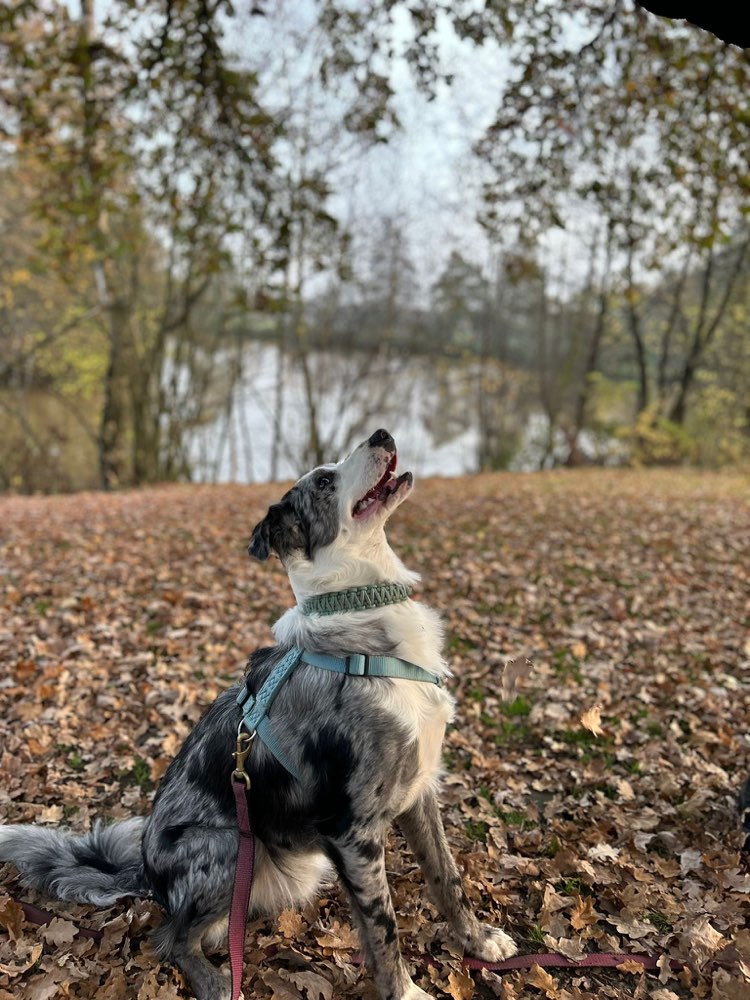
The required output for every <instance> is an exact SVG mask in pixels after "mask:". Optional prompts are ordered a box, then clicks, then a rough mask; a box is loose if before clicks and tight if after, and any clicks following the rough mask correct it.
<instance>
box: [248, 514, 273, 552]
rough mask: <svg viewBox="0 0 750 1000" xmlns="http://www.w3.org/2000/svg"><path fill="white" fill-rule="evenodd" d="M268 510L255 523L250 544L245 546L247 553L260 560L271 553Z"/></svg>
mask: <svg viewBox="0 0 750 1000" xmlns="http://www.w3.org/2000/svg"><path fill="white" fill-rule="evenodd" d="M270 513H271V512H270V511H269V512H268V514H266V516H265V517H264V518H263V520H262V521H260V522H259V523H258V524H256V525H255V527H254V528H253V535H252V538H251V539H250V544H249V545H248V547H247V552H248V555H251V556H252V557H253V559H258V560H260V561H261V562H262V561H263V560H264V559H268V557H269V556H270V555H271V525H270V523H269V516H270Z"/></svg>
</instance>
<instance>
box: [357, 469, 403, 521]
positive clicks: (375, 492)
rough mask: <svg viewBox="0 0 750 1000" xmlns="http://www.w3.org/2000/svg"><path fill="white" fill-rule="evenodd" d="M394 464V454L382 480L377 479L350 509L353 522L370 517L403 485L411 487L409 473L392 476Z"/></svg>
mask: <svg viewBox="0 0 750 1000" xmlns="http://www.w3.org/2000/svg"><path fill="white" fill-rule="evenodd" d="M396 462H397V456H396V453H395V452H394V453H393V455H391V459H390V461H389V462H388V467H387V468H386V470H385V473H384V474H383V478H382V479H379V480H378V482H377V483H375V485H374V486H373V487H372V489H370V490H368V491H367V493H365V495H364V496H363V497H362V498H361V499H359V500H358V501H357V502H356V503H355V505H354V507H353V508H352V517H353V518H354V519H355V521H364V520H365V518H368V517H372V515H373V514H374V513H375V512H376V511H378V510H380V509H381V507H383V506H384V504H385V503H386V502H387V501H388V500H389V499H390V498H391V497H392V496H395V495H396V494H397V493H398V491H399V490H400V489H401V487H402V486H403V485H404V483H408V484H409V485H410V486H411V483H412V478H413V477H412V474H411V472H403V473H402V474H401V475H400V476H394V475H393V473H394V472H395V470H396Z"/></svg>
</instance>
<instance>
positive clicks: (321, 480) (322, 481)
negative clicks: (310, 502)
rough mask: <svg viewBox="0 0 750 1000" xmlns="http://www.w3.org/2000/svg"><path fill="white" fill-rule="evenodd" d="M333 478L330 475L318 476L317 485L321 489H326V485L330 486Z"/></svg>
mask: <svg viewBox="0 0 750 1000" xmlns="http://www.w3.org/2000/svg"><path fill="white" fill-rule="evenodd" d="M332 482H333V480H332V479H331V477H330V476H318V479H317V487H318V489H319V490H324V489H325V488H326V486H330V485H331V483H332Z"/></svg>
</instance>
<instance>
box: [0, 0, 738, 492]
mask: <svg viewBox="0 0 750 1000" xmlns="http://www.w3.org/2000/svg"><path fill="white" fill-rule="evenodd" d="M686 16H687V15H686ZM405 25H408V30H407V29H406V28H405ZM448 28H449V29H450V30H451V31H452V32H453V34H454V36H455V37H456V39H457V40H459V41H460V43H461V44H463V45H464V46H465V47H466V49H467V51H470V49H471V47H473V46H490V45H493V46H496V47H497V50H498V51H499V52H500V51H502V52H503V53H504V54H505V56H506V57H507V59H508V62H509V66H510V73H509V78H508V82H507V85H506V86H505V88H504V90H503V92H502V93H500V94H498V106H497V112H496V115H495V117H494V119H493V121H492V122H491V123H490V125H489V126H488V128H487V129H486V131H485V133H484V135H483V136H482V138H481V139H480V140H479V141H478V142H477V143H476V145H475V148H474V150H473V158H474V163H475V164H476V167H477V169H478V170H479V172H480V176H481V179H482V183H481V198H480V200H479V202H478V204H477V217H478V219H479V220H480V222H481V224H482V226H483V231H484V233H485V246H484V249H483V250H482V253H481V257H480V255H479V254H478V255H476V257H472V258H470V257H469V256H468V255H467V254H466V253H463V254H462V253H460V252H459V251H458V250H457V249H455V250H453V251H452V252H449V253H448V254H447V255H446V260H445V264H444V266H443V268H442V271H441V273H439V274H438V275H436V276H433V277H432V279H431V280H430V283H429V287H425V286H424V282H422V283H421V284H420V278H419V254H418V248H415V247H413V246H410V245H409V236H408V232H407V231H406V230H405V228H404V226H403V225H402V224H401V223H400V221H399V220H398V219H394V218H392V217H388V216H387V215H385V216H383V217H381V218H380V220H379V222H378V223H377V224H376V225H373V224H372V222H371V221H368V222H367V223H365V222H363V220H361V219H358V218H357V216H356V213H355V214H354V215H353V216H352V217H351V218H344V217H343V216H342V213H341V212H340V211H338V210H336V209H334V207H333V206H334V205H340V204H341V195H342V193H345V185H346V184H347V182H348V181H347V178H348V177H350V176H351V165H352V164H356V163H357V161H358V158H360V157H364V156H366V155H367V151H368V150H369V149H371V148H372V147H373V146H375V145H379V144H383V143H387V142H389V141H390V140H391V139H392V137H393V136H394V135H395V134H396V133H397V131H398V127H399V122H398V115H397V110H396V109H397V101H396V100H395V99H394V97H395V95H394V89H393V86H394V85H393V82H392V81H393V76H392V70H393V67H394V65H395V62H396V61H398V62H399V63H400V64H401V65H404V64H406V65H408V67H409V69H410V71H411V73H412V76H413V79H414V80H415V81H416V83H417V85H418V87H419V88H420V89H421V91H422V92H423V93H424V94H426V95H427V96H428V97H430V96H432V95H435V94H437V93H438V92H439V91H440V88H444V87H449V86H450V85H451V79H452V68H451V65H450V62H449V61H448V60H446V58H445V57H444V53H443V51H442V49H441V45H440V35H441V33H442V34H444V33H445V31H446V30H447V29H448ZM239 39H241V41H242V44H239V43H238V40H239ZM0 60H1V63H2V69H1V70H0V234H2V238H1V239H0V488H5V489H7V488H14V489H22V490H35V489H42V490H49V489H53V490H54V489H70V488H77V487H81V486H93V485H98V486H101V487H104V488H110V487H116V486H122V485H127V484H138V483H146V482H154V481H159V480H165V479H189V478H191V476H192V475H193V473H194V468H193V459H192V456H191V448H190V442H191V438H192V435H193V434H194V433H195V431H196V429H199V428H201V427H204V426H205V425H206V424H207V423H210V422H216V421H221V420H222V419H224V420H225V421H227V422H228V419H229V411H230V410H231V407H232V406H233V405H234V399H235V394H234V391H233V390H234V387H235V386H236V385H237V384H238V383H239V382H240V381H241V380H242V378H243V376H244V374H245V366H246V364H247V352H246V345H247V343H248V342H250V341H256V340H259V339H265V340H267V341H270V342H273V343H275V344H278V345H279V347H280V351H279V354H278V358H279V361H278V367H277V372H276V387H275V390H274V392H273V393H272V398H271V399H269V403H268V407H269V413H270V424H269V433H270V434H271V435H272V437H273V451H274V456H275V458H274V462H273V463H272V473H274V471H277V470H278V468H279V460H280V457H281V455H282V454H283V453H284V452H285V449H286V450H287V451H288V450H289V448H290V447H291V445H290V442H288V441H287V440H285V434H286V433H287V432H286V431H285V422H284V414H283V398H284V395H283V392H282V391H281V390H282V387H283V385H284V382H285V380H286V379H288V378H290V377H291V376H292V375H293V376H294V377H299V379H300V384H301V386H302V389H301V396H302V400H303V403H304V410H305V415H306V431H305V437H306V439H305V441H304V442H303V444H302V447H300V448H297V450H296V451H295V454H296V455H297V456H298V461H299V464H300V466H304V465H306V464H307V463H309V462H310V461H319V460H321V459H322V458H323V457H326V458H327V457H329V456H330V453H331V449H332V448H334V447H335V448H342V447H345V446H346V444H347V443H348V442H350V441H351V440H353V439H354V438H355V437H356V435H357V434H359V433H360V432H361V430H362V428H363V427H365V426H366V425H367V422H368V420H369V419H371V418H372V417H373V416H374V415H375V414H378V413H382V412H383V410H384V408H385V407H386V406H387V402H388V398H389V387H390V385H391V381H392V379H393V377H394V375H395V373H396V372H397V371H398V366H399V364H401V363H402V362H403V359H404V358H413V357H421V358H424V359H428V360H429V361H430V368H429V371H430V372H431V373H432V375H431V377H432V378H434V393H433V401H432V404H431V406H430V407H429V412H427V413H426V415H425V419H426V420H427V421H428V423H431V424H432V425H433V426H434V433H435V435H436V437H438V438H439V437H443V438H444V437H446V436H450V435H451V434H452V433H456V432H458V431H459V430H461V429H462V428H464V427H465V426H466V424H467V421H468V422H471V424H472V425H473V426H475V427H476V428H477V429H478V441H479V443H478V447H477V455H476V463H475V464H476V467H477V468H497V467H503V466H505V465H507V464H508V463H509V462H511V461H512V459H513V455H514V453H515V450H516V448H517V447H518V446H519V442H520V439H521V435H522V429H523V426H524V422H525V421H526V420H527V419H528V418H529V416H530V415H532V414H536V415H539V416H541V418H543V419H542V420H541V422H540V423H539V427H540V428H541V431H540V433H542V434H543V436H544V441H543V442H542V448H541V453H540V454H541V458H540V460H539V464H541V465H550V464H556V463H565V464H571V465H573V464H580V463H582V462H587V461H596V460H600V459H603V458H604V457H607V459H608V460H612V459H613V456H614V457H616V458H617V460H621V461H624V460H631V461H643V462H683V461H694V462H704V463H707V464H722V463H725V462H737V461H747V459H748V454H750V339H749V337H748V323H747V317H748V309H749V308H750V301H749V298H750V281H749V280H748V278H749V267H748V264H749V263H750V229H749V228H748V222H747V218H748V214H749V213H750V174H749V173H748V163H750V142H749V138H748V137H749V134H750V116H749V115H748V110H747V93H748V82H749V81H748V77H749V76H750V70H749V69H748V62H747V58H746V55H744V54H743V53H742V52H741V51H740V50H739V49H738V48H736V47H734V46H732V45H728V44H725V43H724V42H722V41H721V40H720V39H718V38H716V37H714V36H713V35H711V34H708V33H706V32H703V31H701V30H700V29H698V28H693V27H690V26H688V25H686V24H684V23H673V22H669V21H667V20H665V19H663V18H657V17H654V16H652V15H650V14H647V13H646V12H644V11H643V10H642V9H641V7H640V6H637V5H636V4H635V3H633V2H631V0H622V2H620V3H616V4H612V3H609V2H605V0H574V2H572V3H569V4H566V5H564V7H563V6H562V5H550V4H548V3H547V2H546V0H523V2H521V3H516V4H509V5H483V4H477V3H474V2H470V0H462V2H459V3H452V4H443V3H440V2H438V0H423V2H420V3H418V4H409V5H405V4H401V3H399V2H395V3H391V2H384V0H369V2H367V3H363V4H361V5H357V6H356V7H352V5H351V4H348V3H344V2H343V0H318V2H317V3H316V4H314V5H311V6H310V8H309V9H308V10H305V11H301V10H300V8H299V6H298V5H294V4H292V3H291V2H281V0H279V2H277V3H273V4H272V3H270V2H268V3H258V4H256V5H254V6H253V7H252V10H251V11H250V12H244V11H240V12H239V13H238V12H236V11H235V9H234V8H233V7H232V5H231V4H230V3H229V2H228V0H213V2H211V3H205V2H203V0H200V2H199V0H186V2H183V3H180V4H175V3H172V2H171V0H142V2H141V3H140V4H139V5H138V7H137V9H136V8H134V7H133V5H132V4H131V3H129V2H126V0H114V2H113V3H111V4H110V5H108V7H107V10H106V13H105V14H104V16H103V17H102V18H100V19H99V20H97V19H96V18H95V13H94V5H93V0H82V3H81V5H80V11H79V12H76V13H73V12H71V9H70V8H69V7H68V6H67V5H66V4H63V3H60V2H56V0H23V2H21V0H10V2H7V3H5V4H3V5H2V7H0ZM347 171H348V172H347ZM337 198H338V201H337ZM457 236H460V234H457ZM331 352H338V353H339V354H343V353H347V354H349V356H350V357H352V358H354V361H352V363H351V364H350V365H349V366H348V367H347V369H346V373H344V371H343V369H339V368H337V367H336V366H335V365H332V364H331V362H330V357H331ZM352 386H354V388H352ZM345 390H346V391H345ZM336 393H340V395H341V398H342V399H345V400H347V404H346V406H345V407H344V408H343V409H342V415H341V420H340V424H339V426H337V427H336V428H335V429H333V430H332V429H331V427H330V426H329V425H327V424H326V421H325V420H324V419H322V416H321V414H322V409H323V401H324V399H326V398H331V396H332V394H336ZM597 441H602V442H604V441H610V442H611V441H616V442H617V443H618V445H619V447H618V448H616V449H615V450H614V451H612V450H611V449H610V451H607V449H603V450H600V449H598V447H597Z"/></svg>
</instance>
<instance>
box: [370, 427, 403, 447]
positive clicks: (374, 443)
mask: <svg viewBox="0 0 750 1000" xmlns="http://www.w3.org/2000/svg"><path fill="white" fill-rule="evenodd" d="M367 443H368V444H369V446H370V447H371V448H385V449H386V451H395V450H396V442H395V441H394V440H393V438H392V437H391V435H390V434H389V433H388V431H386V430H383V428H382V427H381V428H380V430H379V431H375V433H374V434H373V435H371V437H370V439H369V441H368V442H367Z"/></svg>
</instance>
